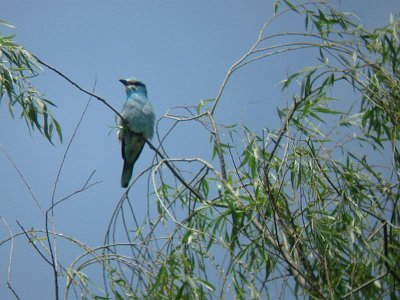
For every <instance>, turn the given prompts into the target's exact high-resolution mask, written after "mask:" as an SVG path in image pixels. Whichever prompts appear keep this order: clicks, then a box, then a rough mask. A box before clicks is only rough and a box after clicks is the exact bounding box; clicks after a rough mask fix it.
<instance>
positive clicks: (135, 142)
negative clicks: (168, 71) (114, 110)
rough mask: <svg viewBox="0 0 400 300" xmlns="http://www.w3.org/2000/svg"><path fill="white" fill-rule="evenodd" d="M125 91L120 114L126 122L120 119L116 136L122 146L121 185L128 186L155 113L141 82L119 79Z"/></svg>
mask: <svg viewBox="0 0 400 300" xmlns="http://www.w3.org/2000/svg"><path fill="white" fill-rule="evenodd" d="M119 81H120V82H121V83H122V84H123V85H124V86H125V91H126V102H125V104H124V106H123V108H122V112H121V115H122V117H124V119H125V121H126V124H125V125H124V124H123V122H122V121H121V120H120V122H119V131H118V138H119V140H120V142H121V146H122V158H123V159H124V167H123V169H122V176H121V186H122V187H123V188H126V187H128V185H129V180H130V179H131V177H132V170H133V166H134V164H135V162H136V160H137V159H138V158H139V156H140V153H141V152H142V150H143V146H144V144H145V138H147V139H151V138H152V137H153V132H154V120H155V114H154V110H153V106H152V105H151V103H150V102H149V101H148V100H147V89H146V86H145V84H144V83H143V82H141V81H139V80H137V79H135V78H128V79H120V80H119Z"/></svg>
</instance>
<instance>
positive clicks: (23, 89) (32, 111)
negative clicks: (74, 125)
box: [0, 20, 62, 143]
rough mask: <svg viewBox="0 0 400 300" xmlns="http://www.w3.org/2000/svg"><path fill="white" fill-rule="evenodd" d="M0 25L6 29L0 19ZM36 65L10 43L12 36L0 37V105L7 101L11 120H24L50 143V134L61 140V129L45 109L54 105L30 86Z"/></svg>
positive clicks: (28, 54) (38, 67) (35, 71)
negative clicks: (15, 116) (14, 118)
mask: <svg viewBox="0 0 400 300" xmlns="http://www.w3.org/2000/svg"><path fill="white" fill-rule="evenodd" d="M0 25H3V26H9V27H12V26H11V25H9V24H8V23H5V22H4V21H1V20H0ZM40 70H41V68H40V66H39V64H38V62H37V61H36V59H35V57H34V56H33V55H32V54H31V53H30V52H29V51H27V50H26V49H24V48H23V47H21V46H20V45H18V44H16V43H15V42H14V41H13V36H3V35H1V34H0V102H1V101H2V100H3V101H4V98H6V99H7V100H8V109H9V112H10V114H11V115H12V116H13V117H14V115H15V113H16V111H15V107H19V109H18V110H17V115H19V117H20V118H22V119H24V120H25V122H26V124H27V125H28V128H29V130H33V129H35V128H36V129H37V130H39V131H40V133H42V134H43V135H44V136H45V137H46V138H47V139H48V140H49V141H50V142H51V143H53V140H52V137H53V133H54V131H55V132H56V134H57V135H58V137H59V139H60V141H62V131H61V126H60V124H59V123H58V122H57V120H56V119H55V118H54V117H53V116H52V114H51V111H50V110H49V107H55V104H54V103H53V102H51V101H50V100H48V99H46V98H44V97H43V95H42V94H41V93H40V92H39V91H38V90H37V89H36V88H35V87H33V86H32V84H31V79H32V77H35V76H37V75H39V73H40Z"/></svg>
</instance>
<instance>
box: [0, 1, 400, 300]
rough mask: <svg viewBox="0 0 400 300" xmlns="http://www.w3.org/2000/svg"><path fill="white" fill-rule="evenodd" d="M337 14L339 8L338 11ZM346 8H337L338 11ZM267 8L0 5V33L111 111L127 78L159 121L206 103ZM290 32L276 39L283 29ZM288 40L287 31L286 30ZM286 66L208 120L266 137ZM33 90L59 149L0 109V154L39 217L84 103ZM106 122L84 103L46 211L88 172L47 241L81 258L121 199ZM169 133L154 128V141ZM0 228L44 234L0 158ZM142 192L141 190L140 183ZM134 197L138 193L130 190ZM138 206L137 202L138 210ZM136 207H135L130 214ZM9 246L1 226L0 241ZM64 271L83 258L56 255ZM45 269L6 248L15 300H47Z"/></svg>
mask: <svg viewBox="0 0 400 300" xmlns="http://www.w3.org/2000/svg"><path fill="white" fill-rule="evenodd" d="M342 2H343V3H342ZM342 2H339V6H340V7H344V8H345V9H346V10H349V11H351V12H354V13H356V14H357V15H359V16H360V18H361V19H362V23H363V24H364V25H365V26H366V27H368V28H372V27H375V26H383V25H385V24H387V22H388V21H389V14H390V12H393V13H398V12H399V9H400V2H399V1H398V0H350V1H342ZM344 2H346V3H344ZM272 4H273V1H201V2H200V1H199V2H195V1H146V2H145V1H109V2H106V1H65V2H61V1H60V2H56V1H15V0H13V1H4V0H1V1H0V7H1V10H0V19H1V20H4V21H7V22H8V23H10V24H13V25H14V26H15V27H16V28H15V29H9V28H5V27H0V32H3V33H6V34H15V35H16V36H15V40H16V41H17V42H18V43H20V44H22V45H24V46H25V47H26V48H27V49H28V50H30V51H31V52H33V53H34V54H35V55H37V56H38V57H39V58H41V59H42V60H44V61H45V62H47V63H48V64H50V65H52V66H54V67H56V68H58V69H59V70H61V71H62V72H63V73H65V74H66V75H67V76H69V77H70V78H71V79H73V80H74V81H76V82H77V83H78V84H80V85H81V86H82V87H84V88H86V89H88V90H91V89H92V88H93V84H94V81H95V80H97V84H96V88H95V93H96V94H98V95H100V96H102V97H104V98H106V99H107V100H108V101H109V103H110V104H111V105H113V106H114V107H115V108H117V109H120V108H121V107H122V104H123V102H124V100H125V93H124V89H123V86H122V85H121V83H119V82H118V79H119V78H126V77H129V76H136V77H138V78H140V79H142V80H143V81H144V82H145V83H146V84H147V88H148V94H149V99H150V101H151V102H152V104H153V106H154V108H155V111H156V114H157V117H160V116H162V115H163V114H165V113H166V112H167V111H168V110H171V109H172V108H173V107H176V106H186V105H197V104H198V102H199V100H200V99H208V98H213V97H215V96H216V94H217V92H218V89H219V87H220V85H221V83H222V80H223V78H224V76H225V74H226V72H227V70H228V69H229V67H230V66H231V65H232V64H233V63H234V62H235V61H236V60H237V59H239V58H240V57H241V56H242V55H243V54H244V53H245V52H247V51H248V49H249V48H250V46H251V45H252V43H253V42H254V41H255V39H256V38H257V35H258V32H259V30H260V29H261V27H262V25H263V24H264V22H265V21H266V19H267V18H268V17H270V16H271V14H272ZM291 25H293V24H291V21H290V20H287V23H285V24H282V23H280V24H279V26H282V28H279V29H280V30H285V28H286V27H287V28H290V26H291ZM288 30H289V29H288ZM290 59H291V60H290V61H287V60H285V59H283V58H278V57H276V58H275V57H274V58H273V59H270V60H266V61H264V62H263V63H260V64H258V65H254V66H249V67H248V68H244V69H243V70H241V72H240V73H238V75H234V76H233V77H232V79H231V81H230V82H229V84H228V87H227V90H226V92H225V93H224V95H223V97H222V102H221V105H220V106H219V107H218V110H217V114H216V116H217V120H218V121H219V122H221V123H225V124H231V123H235V122H243V123H245V124H246V125H248V126H249V127H250V128H251V129H253V130H255V131H256V132H258V133H259V132H260V131H261V128H263V127H270V128H273V127H274V125H276V121H277V120H278V118H277V114H276V105H277V104H278V103H282V106H284V103H285V102H284V99H282V98H280V96H279V95H280V93H279V91H280V88H279V87H276V84H277V83H278V82H279V81H281V80H282V79H283V78H284V76H285V75H286V74H287V73H288V72H290V71H295V70H296V68H297V66H299V67H301V65H302V63H303V61H305V60H307V59H306V58H305V57H303V56H301V55H299V56H291V57H290ZM34 83H35V84H36V86H37V88H38V89H39V90H40V91H41V92H42V93H44V94H45V96H46V97H47V98H48V99H51V100H52V101H54V102H55V103H56V104H57V106H58V107H57V108H55V109H54V110H53V111H54V115H55V116H56V118H57V119H58V120H59V121H60V123H61V125H62V127H63V132H64V143H63V144H62V145H60V144H59V143H56V146H55V147H53V146H52V145H50V144H49V143H48V142H47V141H46V140H45V138H43V137H42V136H41V135H40V134H39V133H38V132H36V131H35V132H33V133H32V134H31V135H30V134H29V132H28V130H27V127H26V125H25V124H24V121H23V120H19V119H18V117H16V118H15V119H12V118H11V117H10V116H9V113H8V107H7V105H6V102H5V101H4V100H5V99H4V100H3V102H2V103H0V128H1V129H0V145H1V146H2V147H3V148H4V149H5V150H6V151H7V152H8V153H9V155H10V156H11V157H12V160H13V161H14V162H15V164H16V165H17V167H18V169H19V170H20V171H21V173H22V174H23V177H24V179H25V180H26V181H27V182H28V183H29V186H30V188H31V190H32V193H33V194H34V195H35V196H36V198H37V200H38V202H39V203H40V205H41V206H42V207H43V208H45V209H46V208H48V206H49V203H50V202H51V195H52V192H53V188H54V182H55V177H56V175H57V171H58V169H59V166H60V163H61V161H62V157H63V155H64V152H65V149H66V146H67V144H68V141H69V139H70V138H71V135H72V133H73V130H74V127H75V126H76V123H77V122H78V120H79V118H80V115H81V113H82V111H83V109H84V107H85V105H86V102H87V101H88V97H87V96H86V95H84V94H82V93H81V92H79V91H78V90H77V89H76V88H74V87H72V86H71V85H70V84H69V83H67V82H66V81H65V80H63V79H61V78H60V77H58V76H57V75H55V74H54V73H52V72H51V71H49V70H47V69H44V74H42V75H41V76H40V77H38V78H36V79H35V80H34ZM114 118H115V117H114V115H113V113H112V112H111V111H110V110H109V109H108V108H106V107H105V106H104V105H102V104H101V103H99V102H97V101H96V100H92V102H91V104H90V106H89V109H88V112H87V114H86V115H85V117H84V119H83V121H82V124H81V127H80V129H79V131H78V133H77V135H76V138H75V140H74V143H73V144H72V146H71V149H70V152H69V154H68V156H67V159H66V161H65V166H64V169H63V172H62V173H61V176H60V181H59V185H58V189H57V191H56V200H60V199H62V198H63V197H65V196H67V195H69V194H71V193H73V192H74V191H76V190H78V189H79V188H80V187H81V186H82V185H83V183H84V182H85V181H86V179H87V178H88V176H89V175H90V174H91V173H92V171H94V170H95V171H96V173H95V175H94V177H93V181H101V183H99V184H98V185H96V186H94V187H93V188H91V189H89V190H88V191H86V192H84V193H81V194H79V196H77V197H75V198H74V197H72V198H71V199H69V200H68V201H66V202H64V203H63V204H62V205H60V207H59V208H57V210H56V230H57V231H58V232H61V233H63V234H65V235H70V236H73V237H75V238H77V239H79V240H81V241H83V242H85V243H87V244H88V245H89V246H96V245H100V244H101V243H102V240H103V237H104V230H105V229H106V227H107V225H108V220H109V219H110V216H111V213H112V211H113V209H114V208H115V205H116V203H117V202H118V200H119V199H120V198H121V196H122V194H123V192H124V191H123V190H122V189H121V188H120V175H121V170H122V158H121V154H120V148H119V147H120V145H119V144H118V141H117V138H116V132H115V130H111V129H112V127H113V126H114V125H115V122H114ZM170 125H171V122H168V121H163V122H161V123H160V131H161V132H162V133H164V132H165V131H166V130H167V129H168V128H169V126H170ZM164 146H165V149H166V151H167V153H168V154H169V155H170V156H171V157H182V156H186V157H203V158H205V159H207V160H209V159H210V153H211V150H210V148H211V147H210V143H209V136H208V135H207V133H206V132H204V130H202V129H201V127H199V126H194V125H190V126H187V127H185V126H184V125H182V126H180V127H179V128H177V130H176V131H175V132H174V134H172V135H171V136H170V137H169V138H168V140H167V141H166V142H165V145H164ZM153 155H154V154H153V153H152V152H151V151H150V150H149V149H148V148H147V146H146V147H145V149H144V151H143V153H142V155H141V157H140V159H139V160H138V162H137V164H136V166H135V169H134V176H135V173H136V174H137V173H138V172H141V171H143V170H144V169H145V168H146V167H147V166H148V165H149V164H150V162H151V160H152V157H153ZM0 176H1V181H0V191H1V194H0V216H1V217H3V218H4V219H5V220H6V221H7V223H8V225H9V227H10V228H11V230H12V231H13V232H14V233H17V232H19V229H18V227H17V225H16V220H18V221H19V222H20V223H21V224H22V225H23V226H25V227H26V228H27V229H29V228H31V227H34V228H35V229H43V228H44V218H43V215H42V214H41V212H40V210H39V209H38V207H37V205H36V204H35V202H34V200H33V199H32V197H31V194H30V192H29V190H28V189H27V188H26V186H25V184H24V183H23V181H22V180H21V178H20V176H19V175H18V173H17V172H16V170H15V169H14V167H13V166H12V164H11V163H10V161H9V159H8V158H7V157H6V156H5V155H4V153H3V152H1V151H0ZM140 184H143V188H145V185H144V184H145V182H140ZM138 190H140V188H139V189H138ZM137 198H138V199H137ZM140 198H141V195H140V194H139V195H134V197H133V202H134V203H135V200H137V201H136V203H137V204H138V205H137V206H135V209H138V210H139V209H142V206H144V205H143V203H138V201H140V200H141V199H140ZM7 236H8V232H7V230H6V228H5V227H4V226H2V225H0V241H1V240H3V239H4V238H6V237H7ZM9 246H10V244H9V243H8V244H5V245H3V246H2V247H0V299H12V295H11V293H10V292H9V290H7V289H6V286H5V284H6V276H5V275H6V271H7V263H8V253H9ZM60 249H61V250H60V257H61V259H62V260H63V262H64V264H65V265H66V266H68V265H69V264H70V263H71V261H72V260H73V259H74V258H75V257H76V256H77V255H79V254H80V253H81V251H80V250H79V251H78V250H77V249H75V250H68V251H67V253H65V252H66V251H64V252H63V251H62V246H61V247H60ZM51 276H52V274H51V269H50V267H49V266H48V265H47V264H46V263H45V262H44V261H43V260H42V259H41V258H40V257H39V255H38V254H37V253H36V252H35V251H34V249H33V248H32V247H31V246H29V245H28V242H27V240H26V238H25V237H22V236H20V237H19V238H18V239H16V240H15V245H14V260H13V265H12V273H11V279H12V284H13V286H14V288H15V289H16V290H17V291H18V293H19V294H20V296H21V297H22V299H51V298H52V295H53V290H52V288H53V287H52V277H51Z"/></svg>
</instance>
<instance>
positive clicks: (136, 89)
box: [119, 77, 147, 97]
mask: <svg viewBox="0 0 400 300" xmlns="http://www.w3.org/2000/svg"><path fill="white" fill-rule="evenodd" d="M119 81H120V82H121V83H122V84H123V85H124V86H125V91H126V94H127V96H128V97H130V96H131V95H134V94H144V95H145V96H147V90H146V85H145V84H144V83H143V82H141V81H140V80H137V79H136V78H133V77H131V78H128V79H120V80H119Z"/></svg>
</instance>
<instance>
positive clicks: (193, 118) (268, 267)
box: [0, 0, 400, 299]
mask: <svg viewBox="0 0 400 300" xmlns="http://www.w3.org/2000/svg"><path fill="white" fill-rule="evenodd" d="M274 9H275V11H274V16H273V17H272V18H270V19H269V20H268V21H267V22H266V23H265V25H264V27H263V28H262V30H261V31H260V34H259V36H258V39H257V40H256V42H255V43H254V45H253V46H252V47H251V48H250V50H249V51H248V52H247V53H246V54H245V55H244V56H243V57H241V58H240V59H239V60H238V61H237V62H236V63H234V64H233V65H232V67H231V68H230V69H229V71H228V73H227V75H226V78H225V79H224V81H223V83H222V85H221V89H220V91H219V93H218V95H217V96H216V98H215V99H209V100H207V101H202V102H200V103H199V104H198V105H196V106H194V107H187V108H185V109H184V114H183V115H182V114H180V115H178V114H173V113H168V114H166V115H165V116H164V117H163V118H161V119H160V121H159V126H162V125H163V124H165V123H163V122H166V121H173V125H172V126H171V128H170V130H168V133H167V134H166V135H165V136H160V135H158V139H159V140H158V142H159V144H160V147H159V148H155V147H152V149H153V150H155V151H156V155H155V159H154V164H153V166H152V168H151V169H149V170H148V171H149V193H148V199H147V201H148V203H149V204H148V213H147V215H145V216H137V215H136V214H135V210H134V208H133V204H132V202H131V199H130V196H129V195H130V192H133V191H134V189H135V182H133V184H132V186H131V188H130V189H129V190H128V192H127V193H126V194H124V196H123V197H122V198H121V200H120V202H119V203H118V205H117V206H116V208H115V211H114V214H113V217H112V219H111V220H110V223H109V229H108V231H107V232H106V236H105V240H104V245H102V246H101V247H98V248H93V249H92V248H89V247H87V246H83V245H82V244H81V243H79V242H78V241H75V240H73V239H72V238H68V240H69V241H70V242H71V243H74V244H76V245H79V247H82V250H83V254H82V255H81V256H79V257H77V259H76V260H75V261H74V262H73V263H72V264H71V265H70V266H69V267H64V268H63V269H62V274H63V275H64V277H65V278H66V282H67V284H66V298H68V296H69V295H71V293H75V294H76V295H77V296H78V295H79V297H83V298H88V297H93V298H96V299H110V298H115V299H137V298H139V299H207V298H237V299H249V298H252V299H265V298H268V297H273V298H277V296H276V293H277V292H278V293H279V296H280V297H281V298H285V295H287V294H291V295H294V296H296V297H305V298H311V299H338V298H351V299H353V298H354V299H382V298H384V297H390V298H392V299H396V298H399V297H400V289H399V284H400V275H399V272H398V270H399V262H400V261H399V253H400V249H399V247H400V244H399V242H400V235H399V233H400V232H399V231H400V227H399V226H400V224H399V221H400V220H399V208H398V201H399V175H400V173H399V167H400V156H399V150H398V139H399V129H400V128H399V126H400V123H399V119H400V93H399V91H400V90H399V86H400V82H399V81H400V76H399V75H400V74H399V72H400V71H399V70H400V69H399V62H400V44H399V29H400V20H398V19H395V20H393V21H392V22H391V23H390V24H389V25H387V26H385V27H383V28H379V29H375V30H372V31H371V30H367V29H365V28H363V27H362V26H360V25H359V24H358V23H357V19H356V18H354V17H353V16H352V15H350V14H346V13H344V12H341V11H338V10H336V9H335V8H333V7H332V6H330V5H329V4H327V3H325V2H318V1H311V2H305V3H300V4H295V3H292V2H289V1H286V0H284V1H276V2H275V4H274ZM288 15H289V16H291V15H293V16H294V17H296V18H301V19H302V20H303V22H304V23H303V24H304V31H293V32H272V33H269V29H270V28H271V27H272V24H273V23H276V22H278V23H279V21H280V20H282V18H284V17H287V16H288ZM2 41H3V42H2V44H1V45H2V49H3V48H4V47H5V45H7V44H6V41H8V43H11V42H10V40H9V39H8V38H4V37H2ZM10 45H13V44H10ZM13 47H15V46H10V47H9V48H6V49H17V50H18V51H19V52H18V53H17V54H15V55H16V56H17V57H21V55H22V57H24V56H23V55H27V54H26V53H25V52H23V50H21V49H20V48H18V47H17V48H13ZM9 51H10V50H9ZM299 51H308V53H310V54H311V55H312V57H315V64H314V65H304V67H303V68H302V69H299V70H297V71H296V72H294V73H292V74H289V75H288V76H287V78H285V79H284V80H282V82H281V83H280V84H281V85H280V86H281V89H282V98H283V99H285V100H287V103H288V105H287V106H286V107H279V108H278V114H279V117H280V120H281V124H280V126H279V127H278V128H260V129H259V130H258V131H252V130H250V129H248V128H246V127H243V126H240V125H234V126H227V125H226V126H225V125H224V124H219V122H218V119H217V118H216V116H215V111H217V110H218V107H219V104H220V102H221V101H222V100H221V96H222V95H223V93H224V89H225V87H226V86H227V85H228V84H229V79H230V77H231V75H232V74H233V73H235V72H238V71H240V69H241V68H243V67H246V66H247V65H249V64H258V63H266V61H268V59H269V58H270V57H273V56H275V55H287V56H289V55H290V53H297V52H299ZM2 53H7V52H5V51H4V50H3V52H2ZM12 53H14V52H12ZM24 53H25V54H24ZM3 55H5V56H6V57H7V58H8V59H9V61H10V64H11V63H13V64H14V65H17V66H19V68H23V69H21V70H19V69H18V70H13V71H12V72H11V71H9V70H12V68H11V67H10V65H9V66H8V67H7V68H5V67H2V69H0V70H1V72H2V73H1V74H2V75H1V76H2V77H1V79H2V80H1V82H2V91H7V94H8V96H9V99H10V103H17V102H15V101H18V100H16V99H18V98H21V99H25V98H26V97H27V96H19V95H21V93H22V95H26V92H25V90H21V88H20V87H21V86H20V85H19V84H20V83H21V84H22V83H24V80H25V79H26V76H25V75H24V76H22V75H21V74H22V73H21V72H25V71H26V70H28V71H32V69H31V68H30V66H31V65H32V60H31V59H30V56H26V58H25V59H22V60H21V58H19V59H15V58H13V57H14V56H13V55H12V54H10V52H8V54H3ZM28 58H29V59H28ZM10 72H11V73H10ZM4 74H8V75H7V76H8V77H6V75H4ZM15 74H19V75H18V76H19V77H18V76H17V75H15ZM15 85H16V86H17V87H19V92H15V91H14V90H15ZM342 89H350V90H352V91H353V95H354V101H351V103H350V102H349V101H347V100H346V99H342V98H341V94H340V90H342ZM287 95H290V96H289V97H288V96H287ZM18 103H19V104H20V105H21V106H22V107H23V110H24V106H23V105H22V104H21V103H20V102H18ZM40 103H49V102H47V101H44V102H40ZM282 103H283V101H282ZM29 105H32V104H29ZM34 107H36V106H34ZM37 107H40V106H37ZM24 111H25V110H24ZM34 111H35V112H37V113H40V114H44V112H46V111H43V109H42V110H40V109H36V108H34ZM27 117H28V120H29V122H30V124H31V125H32V124H33V125H34V126H36V127H37V128H38V129H39V130H42V129H43V130H45V129H44V128H45V123H46V122H45V121H43V123H37V122H36V121H35V120H36V119H35V118H33V119H31V118H29V114H27ZM51 120H52V122H53V121H54V119H51ZM182 122H185V124H190V122H200V124H202V125H203V128H204V130H206V131H207V132H208V133H209V135H210V141H211V143H210V144H211V147H212V153H213V160H212V161H211V162H210V161H207V160H206V159H205V158H188V157H187V158H171V155H172V154H171V153H165V152H164V151H163V148H162V143H163V142H164V141H165V139H168V137H169V134H170V132H171V131H173V130H174V128H175V126H176V125H177V124H178V123H182ZM54 124H57V123H54ZM56 127H57V128H58V125H56ZM58 131H59V130H57V132H58ZM45 135H46V137H48V135H47V134H46V133H45ZM243 140H244V142H243ZM157 149H158V150H157ZM188 156H189V155H188ZM377 158H378V159H377ZM383 158H386V159H383ZM164 166H166V167H167V168H164ZM145 174H146V173H145ZM143 176H144V174H143ZM153 203H156V204H155V205H153ZM93 265H95V266H99V267H100V268H101V270H102V271H103V278H104V284H103V289H104V291H103V292H100V291H96V289H95V286H94V285H93V284H92V282H91V281H90V279H89V278H88V277H87V276H86V275H85V270H86V269H87V268H88V267H89V266H93Z"/></svg>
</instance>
